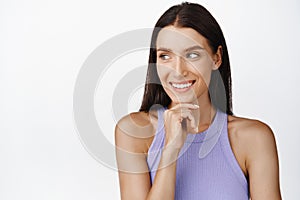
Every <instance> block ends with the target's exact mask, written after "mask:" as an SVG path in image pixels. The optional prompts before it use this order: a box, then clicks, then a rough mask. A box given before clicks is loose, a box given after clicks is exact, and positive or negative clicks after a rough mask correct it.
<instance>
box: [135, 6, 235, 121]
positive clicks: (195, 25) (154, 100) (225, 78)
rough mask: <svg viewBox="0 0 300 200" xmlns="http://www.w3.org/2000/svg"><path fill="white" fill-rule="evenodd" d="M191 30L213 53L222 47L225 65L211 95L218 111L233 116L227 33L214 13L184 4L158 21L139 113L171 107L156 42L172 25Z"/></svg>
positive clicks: (216, 73)
mask: <svg viewBox="0 0 300 200" xmlns="http://www.w3.org/2000/svg"><path fill="white" fill-rule="evenodd" d="M168 25H174V26H177V27H189V28H192V29H194V30H196V31H197V32H198V33H199V34H201V35H202V36H203V37H205V38H206V39H207V41H208V44H209V46H210V47H211V49H212V51H213V53H216V52H217V50H218V47H219V46H220V45H221V46H222V64H221V66H220V67H219V69H218V70H214V71H213V72H212V75H211V81H210V85H209V95H210V98H211V101H212V103H213V104H214V106H216V107H217V108H218V109H220V110H222V111H223V112H226V113H227V114H228V115H232V114H233V112H232V94H231V72H230V63H229V56H228V51H227V46H226V42H225V38H224V35H223V32H222V30H221V28H220V26H219V24H218V22H217V21H216V20H215V18H214V17H213V16H212V15H211V14H210V12H209V11H208V10H207V9H206V8H204V7H203V6H201V5H199V4H195V3H188V2H184V3H182V4H179V5H175V6H172V7H171V8H169V9H168V10H167V11H166V12H165V13H164V14H163V15H162V16H161V17H160V18H159V19H158V21H157V23H156V24H155V28H154V30H153V33H152V38H151V47H150V54H149V62H148V70H147V77H146V83H145V90H144V96H143V101H142V105H141V107H140V109H139V111H144V112H149V110H150V108H151V107H152V106H153V105H157V104H158V105H161V106H164V107H166V106H168V105H169V104H170V103H171V99H170V97H169V96H168V95H167V93H166V92H165V90H164V89H163V87H162V85H161V83H160V80H159V77H158V74H157V68H156V56H157V55H156V40H157V36H158V33H159V31H160V30H161V29H162V28H164V27H166V26H168Z"/></svg>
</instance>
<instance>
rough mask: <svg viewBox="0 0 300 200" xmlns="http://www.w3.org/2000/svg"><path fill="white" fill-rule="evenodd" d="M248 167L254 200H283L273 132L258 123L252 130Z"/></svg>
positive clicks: (251, 193)
mask: <svg viewBox="0 0 300 200" xmlns="http://www.w3.org/2000/svg"><path fill="white" fill-rule="evenodd" d="M251 129H252V130H251V138H248V139H249V146H248V154H247V155H248V156H247V158H246V167H247V170H248V173H249V182H250V183H249V186H250V196H251V199H252V200H265V199H272V200H281V194H280V186H279V164H278V154H277V148H276V142H275V138H274V135H273V132H272V130H271V129H270V128H269V127H268V126H267V125H265V124H263V123H261V122H258V121H256V124H255V125H254V126H252V128H251Z"/></svg>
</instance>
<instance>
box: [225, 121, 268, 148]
mask: <svg viewBox="0 0 300 200" xmlns="http://www.w3.org/2000/svg"><path fill="white" fill-rule="evenodd" d="M228 130H230V132H231V134H233V135H235V136H237V137H239V138H240V139H244V140H246V141H247V142H249V143H250V142H255V143H256V144H260V143H265V142H273V140H274V134H273V131H272V130H271V128H270V127H269V126H268V125H267V124H266V123H264V122H262V121H259V120H256V119H248V118H242V117H236V116H228Z"/></svg>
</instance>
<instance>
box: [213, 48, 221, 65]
mask: <svg viewBox="0 0 300 200" xmlns="http://www.w3.org/2000/svg"><path fill="white" fill-rule="evenodd" d="M222 52H223V50H222V46H221V45H220V46H218V49H217V52H216V53H215V55H214V56H213V60H214V67H213V70H217V69H219V67H220V66H221V64H222Z"/></svg>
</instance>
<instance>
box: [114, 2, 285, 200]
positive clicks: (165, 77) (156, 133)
mask: <svg viewBox="0 0 300 200" xmlns="http://www.w3.org/2000/svg"><path fill="white" fill-rule="evenodd" d="M231 101H232V100H231V74H230V64H229V57H228V52H227V46H226V43H225V39H224V36H223V33H222V31H221V29H220V27H219V25H218V23H217V22H216V20H215V19H214V18H213V16H212V15H211V14H210V13H209V12H208V11H207V10H206V9H205V8H204V7H202V6H200V5H198V4H192V3H182V4H180V5H176V6H173V7H171V8H170V9H168V10H167V11H166V12H165V13H164V14H163V15H162V16H161V17H160V19H159V20H158V22H157V23H156V25H155V29H154V31H153V34H152V41H151V49H150V56H149V65H148V72H147V80H146V84H145V91H144V97H143V102H142V106H141V108H140V111H139V112H136V113H131V114H129V115H127V116H125V117H124V118H122V119H121V120H120V121H119V122H118V124H117V126H116V129H115V142H116V147H117V148H116V149H117V151H116V153H117V162H118V167H119V180H120V188H121V197H122V199H130V200H133V199H139V200H140V199H155V200H157V199H209V200H210V199H213V200H217V199H226V200H227V199H228V200H235V199H237V200H242V199H249V198H250V197H251V199H254V200H260V199H262V200H265V199H272V200H278V199H281V194H280V187H279V167H278V155H277V149H276V142H275V139H274V135H273V133H272V130H271V129H270V128H269V127H268V126H267V125H266V124H264V123H262V122H260V121H257V120H251V119H245V118H240V117H237V116H234V115H233V112H232V106H231Z"/></svg>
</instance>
